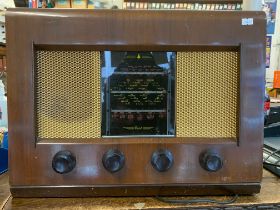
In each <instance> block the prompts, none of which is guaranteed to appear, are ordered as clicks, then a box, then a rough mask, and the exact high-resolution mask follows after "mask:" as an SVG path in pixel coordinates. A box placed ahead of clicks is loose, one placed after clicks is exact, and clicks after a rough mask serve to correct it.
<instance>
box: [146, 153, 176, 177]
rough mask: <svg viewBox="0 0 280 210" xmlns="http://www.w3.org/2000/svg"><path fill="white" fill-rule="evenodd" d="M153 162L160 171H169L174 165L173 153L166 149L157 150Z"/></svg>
mask: <svg viewBox="0 0 280 210" xmlns="http://www.w3.org/2000/svg"><path fill="white" fill-rule="evenodd" d="M151 164H152V166H153V167H154V169H156V170H157V171H159V172H164V171H167V170H168V169H170V168H171V166H172V165H173V155H172V153H171V152H170V151H169V150H166V149H160V150H157V151H155V152H154V153H153V155H152V159H151Z"/></svg>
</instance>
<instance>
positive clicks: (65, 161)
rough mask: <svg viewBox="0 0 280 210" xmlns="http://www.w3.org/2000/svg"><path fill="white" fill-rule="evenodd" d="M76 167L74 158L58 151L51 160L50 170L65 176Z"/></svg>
mask: <svg viewBox="0 0 280 210" xmlns="http://www.w3.org/2000/svg"><path fill="white" fill-rule="evenodd" d="M75 166H76V157H75V156H74V155H73V154H72V153H71V152H70V151H67V150H64V151H59V152H58V153H56V154H55V156H54V157H53V160H52V168H53V170H54V171H55V172H56V173H59V174H66V173H69V172H70V171H72V170H73V169H74V168H75Z"/></svg>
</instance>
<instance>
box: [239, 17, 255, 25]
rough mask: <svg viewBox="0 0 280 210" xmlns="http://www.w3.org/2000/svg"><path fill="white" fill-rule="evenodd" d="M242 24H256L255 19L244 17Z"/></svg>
mask: <svg viewBox="0 0 280 210" xmlns="http://www.w3.org/2000/svg"><path fill="white" fill-rule="evenodd" d="M241 25H243V26H251V25H254V19H253V18H242V21H241Z"/></svg>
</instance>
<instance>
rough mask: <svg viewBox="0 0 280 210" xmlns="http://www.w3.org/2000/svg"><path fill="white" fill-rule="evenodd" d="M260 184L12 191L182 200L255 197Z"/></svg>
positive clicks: (30, 194)
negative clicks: (177, 198) (193, 196)
mask: <svg viewBox="0 0 280 210" xmlns="http://www.w3.org/2000/svg"><path fill="white" fill-rule="evenodd" d="M260 189H261V185H260V184H259V183H248V184H242V183H236V184H225V185H222V184H221V185H219V184H217V185H207V184H205V185H192V184H188V185H165V186H158V185H150V186H148V185H142V186H140V185H138V186H137V185H134V186H133V185H132V186H131V185H115V186H106V185H103V186H102V185H101V186H98V185H92V186H18V187H13V186H12V187H11V193H12V195H13V197H38V198H39V197H80V196H81V195H83V196H84V197H100V196H113V197H120V196H182V195H235V194H238V195H251V194H253V193H258V192H260Z"/></svg>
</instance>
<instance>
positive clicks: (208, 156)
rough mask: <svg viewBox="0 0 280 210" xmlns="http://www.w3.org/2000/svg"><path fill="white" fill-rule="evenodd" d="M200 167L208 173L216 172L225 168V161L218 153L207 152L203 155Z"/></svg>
mask: <svg viewBox="0 0 280 210" xmlns="http://www.w3.org/2000/svg"><path fill="white" fill-rule="evenodd" d="M200 165H201V167H202V168H204V169H205V170H206V171H210V172H215V171H218V170H220V169H221V168H222V167H223V160H222V158H221V157H220V155H218V154H217V153H215V152H211V151H207V152H205V153H202V154H201V156H200Z"/></svg>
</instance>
